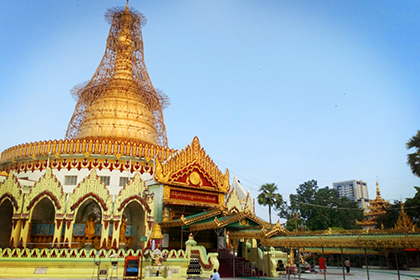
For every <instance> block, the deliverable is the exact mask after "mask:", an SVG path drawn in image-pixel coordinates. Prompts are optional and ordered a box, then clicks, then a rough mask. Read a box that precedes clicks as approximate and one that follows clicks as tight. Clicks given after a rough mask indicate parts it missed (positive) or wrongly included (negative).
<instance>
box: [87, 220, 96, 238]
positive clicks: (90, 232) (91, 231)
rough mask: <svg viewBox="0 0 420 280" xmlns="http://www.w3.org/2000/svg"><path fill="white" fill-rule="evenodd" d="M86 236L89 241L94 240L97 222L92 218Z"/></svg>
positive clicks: (88, 222)
mask: <svg viewBox="0 0 420 280" xmlns="http://www.w3.org/2000/svg"><path fill="white" fill-rule="evenodd" d="M85 236H86V238H87V240H92V238H93V237H94V236H95V221H94V220H93V218H90V219H89V221H87V222H86V229H85Z"/></svg>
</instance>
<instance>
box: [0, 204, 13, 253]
mask: <svg viewBox="0 0 420 280" xmlns="http://www.w3.org/2000/svg"><path fill="white" fill-rule="evenodd" d="M0 213H1V215H0V228H1V231H0V248H7V247H9V243H10V236H11V234H12V224H13V221H12V216H13V205H12V203H11V202H10V200H8V199H5V200H3V203H2V204H1V205H0Z"/></svg>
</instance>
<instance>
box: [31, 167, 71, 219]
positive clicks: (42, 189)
mask: <svg viewBox="0 0 420 280" xmlns="http://www.w3.org/2000/svg"><path fill="white" fill-rule="evenodd" d="M43 197H48V199H49V200H51V202H52V204H53V205H54V207H55V209H56V214H64V212H65V204H66V196H65V195H64V191H63V187H62V186H61V184H60V182H59V181H58V180H57V177H55V176H54V175H53V174H52V171H51V168H48V169H47V171H46V172H45V174H44V175H43V176H42V177H41V178H39V181H38V182H37V183H35V185H34V186H33V187H32V188H31V191H30V192H29V194H28V196H27V198H26V199H25V204H24V208H23V213H26V212H28V213H29V211H30V210H31V208H32V207H34V206H35V204H36V203H37V202H39V201H40V200H41V199H42V198H43Z"/></svg>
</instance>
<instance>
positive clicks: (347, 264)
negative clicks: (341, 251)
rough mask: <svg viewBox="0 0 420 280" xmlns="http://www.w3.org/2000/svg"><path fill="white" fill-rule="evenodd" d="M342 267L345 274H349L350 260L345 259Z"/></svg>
mask: <svg viewBox="0 0 420 280" xmlns="http://www.w3.org/2000/svg"><path fill="white" fill-rule="evenodd" d="M344 265H345V266H346V270H347V273H350V260H349V259H345V260H344Z"/></svg>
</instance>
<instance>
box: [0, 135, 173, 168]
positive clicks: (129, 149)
mask: <svg viewBox="0 0 420 280" xmlns="http://www.w3.org/2000/svg"><path fill="white" fill-rule="evenodd" d="M175 152H176V150H174V149H169V148H164V147H160V146H154V145H149V144H145V143H142V142H133V141H119V140H99V139H71V140H69V139H66V140H49V141H42V142H31V143H25V144H20V145H17V146H13V147H10V148H8V149H6V150H5V151H3V152H2V153H1V158H0V163H2V162H6V161H14V160H15V159H19V158H25V157H37V156H48V155H52V156H56V157H58V156H59V155H61V154H69V155H73V154H83V155H86V156H89V155H90V154H100V155H114V156H117V158H118V159H119V157H121V156H132V157H148V158H151V159H152V158H155V157H156V158H158V159H159V160H166V159H168V158H169V157H170V156H171V155H173V154H174V153H175Z"/></svg>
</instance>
